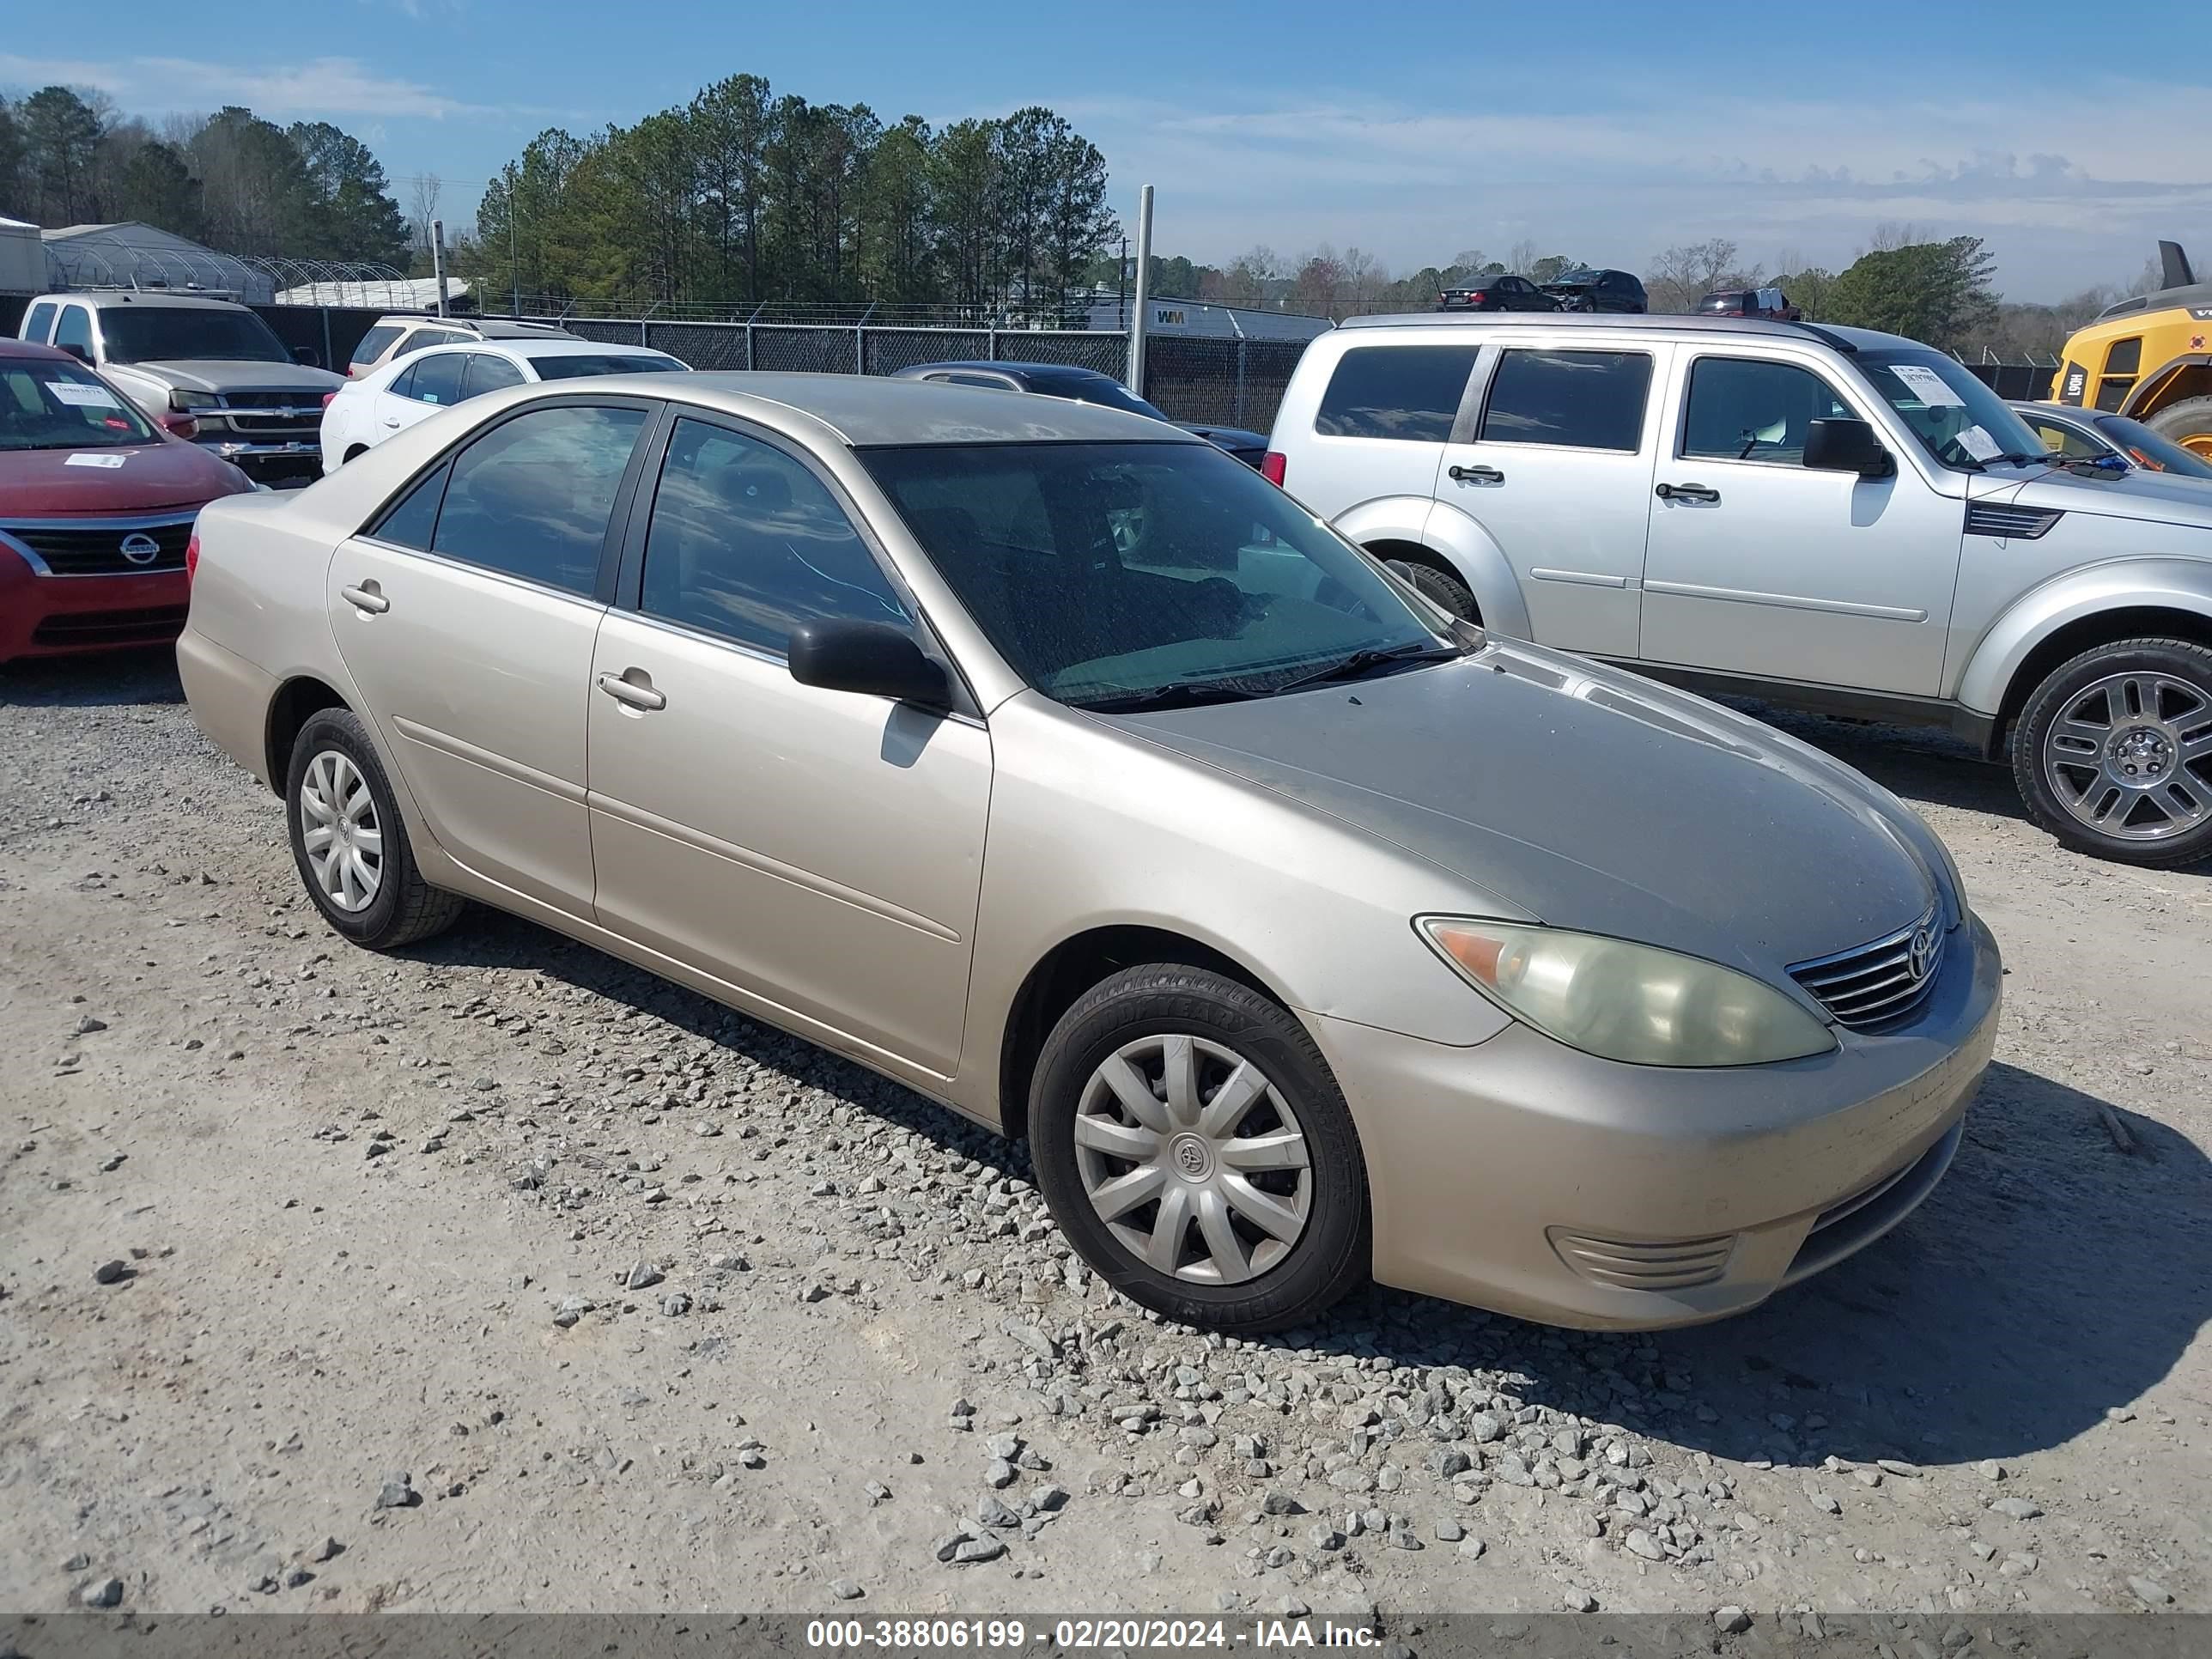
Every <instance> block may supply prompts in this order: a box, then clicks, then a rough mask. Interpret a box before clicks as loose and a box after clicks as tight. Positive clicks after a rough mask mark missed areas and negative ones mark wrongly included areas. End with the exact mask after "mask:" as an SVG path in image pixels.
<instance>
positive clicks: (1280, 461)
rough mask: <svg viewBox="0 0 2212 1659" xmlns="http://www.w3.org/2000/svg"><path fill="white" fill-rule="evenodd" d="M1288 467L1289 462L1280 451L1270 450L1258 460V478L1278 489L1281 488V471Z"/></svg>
mask: <svg viewBox="0 0 2212 1659" xmlns="http://www.w3.org/2000/svg"><path fill="white" fill-rule="evenodd" d="M1287 465H1289V461H1288V459H1287V458H1286V457H1285V455H1284V454H1283V452H1282V451H1281V450H1279V449H1271V450H1269V451H1268V452H1267V453H1266V454H1265V455H1262V456H1261V458H1260V476H1261V477H1263V478H1265V479H1266V480H1267V482H1268V483H1271V484H1273V485H1274V486H1275V488H1276V489H1281V488H1282V487H1283V470H1284V468H1285V467H1286V466H1287Z"/></svg>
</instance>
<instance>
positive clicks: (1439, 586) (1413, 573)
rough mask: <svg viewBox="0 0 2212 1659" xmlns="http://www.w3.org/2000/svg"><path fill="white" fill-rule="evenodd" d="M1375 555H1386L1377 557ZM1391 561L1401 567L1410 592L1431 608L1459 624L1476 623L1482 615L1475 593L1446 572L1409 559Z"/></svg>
mask: <svg viewBox="0 0 2212 1659" xmlns="http://www.w3.org/2000/svg"><path fill="white" fill-rule="evenodd" d="M1376 556H1377V557H1378V558H1380V557H1385V555H1382V554H1377V555H1376ZM1391 562H1393V563H1395V564H1398V565H1402V566H1403V567H1404V570H1403V572H1402V574H1404V576H1405V578H1406V580H1408V581H1410V582H1411V583H1413V591H1414V592H1416V593H1419V595H1420V596H1421V597H1422V598H1423V599H1426V600H1428V601H1429V603H1430V604H1431V605H1442V606H1443V608H1444V609H1445V610H1447V611H1450V612H1451V613H1452V615H1453V616H1455V617H1459V618H1460V619H1461V620H1462V622H1472V623H1479V622H1480V621H1481V620H1482V612H1481V611H1480V608H1479V607H1478V606H1477V605H1476V604H1475V602H1474V592H1473V590H1471V589H1470V588H1469V587H1468V585H1467V584H1466V583H1465V582H1463V581H1462V580H1460V579H1459V578H1458V577H1457V576H1455V575H1454V574H1452V573H1451V572H1450V571H1449V570H1439V569H1437V568H1436V566H1434V565H1432V564H1417V563H1415V562H1413V560H1411V559H1395V560H1392V561H1391Z"/></svg>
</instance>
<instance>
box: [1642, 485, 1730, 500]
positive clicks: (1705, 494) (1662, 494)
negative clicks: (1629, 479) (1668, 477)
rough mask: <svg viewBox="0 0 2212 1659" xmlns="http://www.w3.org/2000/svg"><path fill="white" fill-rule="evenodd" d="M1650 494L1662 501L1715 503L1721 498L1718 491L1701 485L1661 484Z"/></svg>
mask: <svg viewBox="0 0 2212 1659" xmlns="http://www.w3.org/2000/svg"><path fill="white" fill-rule="evenodd" d="M1651 493H1652V494H1653V495H1656V496H1657V497H1658V498H1659V499H1660V500H1661V501H1707V502H1717V501H1719V500H1720V498H1721V492H1720V491H1719V490H1717V489H1713V488H1712V487H1711V485H1710V484H1701V483H1686V484H1678V483H1662V484H1658V485H1655V486H1654V487H1653V489H1652V491H1651Z"/></svg>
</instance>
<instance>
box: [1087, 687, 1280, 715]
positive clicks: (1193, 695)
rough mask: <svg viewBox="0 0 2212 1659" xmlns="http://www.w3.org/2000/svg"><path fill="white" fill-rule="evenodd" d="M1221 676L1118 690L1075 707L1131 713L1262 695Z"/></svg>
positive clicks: (1094, 711)
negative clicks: (1139, 688)
mask: <svg viewBox="0 0 2212 1659" xmlns="http://www.w3.org/2000/svg"><path fill="white" fill-rule="evenodd" d="M1262 695H1263V694H1262V693H1261V692H1258V691H1248V690H1245V689H1244V688H1243V686H1239V685H1231V684H1228V683H1227V682H1226V681H1224V680H1177V681H1176V682H1174V683H1173V684H1169V685H1155V686H1151V687H1148V688H1146V690H1141V691H1119V692H1116V693H1115V694H1114V695H1113V696H1108V697H1097V698H1094V699H1092V700H1091V702H1079V703H1077V704H1076V705H1075V707H1076V708H1080V709H1083V710H1084V711H1085V712H1086V713H1088V714H1136V713H1138V712H1139V711H1140V710H1146V709H1153V708H1198V707H1200V706H1201V705H1203V704H1206V703H1212V702H1250V701H1251V700H1252V699H1253V698H1255V697H1257V696H1262Z"/></svg>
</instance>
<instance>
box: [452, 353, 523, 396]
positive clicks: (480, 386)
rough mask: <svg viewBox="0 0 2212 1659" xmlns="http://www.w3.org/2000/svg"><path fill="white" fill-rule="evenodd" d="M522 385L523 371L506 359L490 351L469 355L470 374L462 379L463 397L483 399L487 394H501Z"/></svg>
mask: <svg viewBox="0 0 2212 1659" xmlns="http://www.w3.org/2000/svg"><path fill="white" fill-rule="evenodd" d="M521 384H522V371H521V370H520V369H519V368H516V367H515V366H514V365H513V363H510V362H507V359H506V358H504V357H500V356H494V355H493V354H492V353H490V352H489V351H471V353H469V367H468V372H467V373H466V374H464V375H462V377H461V396H462V397H463V398H481V397H483V394H484V393H485V392H499V391H503V390H504V389H505V388H507V387H508V386H520V385H521Z"/></svg>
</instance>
